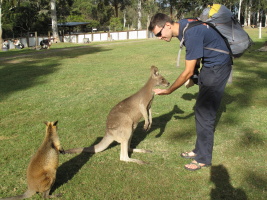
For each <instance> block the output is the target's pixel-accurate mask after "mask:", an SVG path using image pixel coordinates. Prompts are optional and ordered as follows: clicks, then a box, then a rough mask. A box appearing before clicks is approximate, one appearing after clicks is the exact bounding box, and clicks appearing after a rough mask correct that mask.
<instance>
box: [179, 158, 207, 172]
mask: <svg viewBox="0 0 267 200" xmlns="http://www.w3.org/2000/svg"><path fill="white" fill-rule="evenodd" d="M209 166H210V165H207V164H204V163H198V162H197V161H195V160H194V161H192V162H191V163H189V164H187V165H185V166H184V168H185V169H187V170H189V171H196V170H199V169H201V168H202V167H209Z"/></svg>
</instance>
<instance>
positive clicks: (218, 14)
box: [199, 4, 253, 58]
mask: <svg viewBox="0 0 267 200" xmlns="http://www.w3.org/2000/svg"><path fill="white" fill-rule="evenodd" d="M199 18H200V20H202V21H204V22H207V23H209V24H210V23H211V24H212V25H214V27H215V29H216V30H218V31H219V32H220V33H221V35H222V36H224V37H225V38H226V39H227V41H228V43H229V45H230V49H231V51H232V52H231V54H232V56H233V57H234V58H239V57H240V56H242V54H243V53H244V52H245V51H246V50H247V49H248V48H249V47H250V46H251V45H252V44H253V41H252V39H251V38H250V37H249V35H248V34H247V33H246V32H245V31H244V29H243V27H242V25H241V24H240V23H239V21H238V19H237V18H236V17H235V15H234V14H233V13H232V12H231V11H230V10H229V9H228V8H227V7H226V6H224V5H221V4H210V5H209V6H208V7H207V8H205V9H204V10H203V12H202V14H201V15H200V17H199Z"/></svg>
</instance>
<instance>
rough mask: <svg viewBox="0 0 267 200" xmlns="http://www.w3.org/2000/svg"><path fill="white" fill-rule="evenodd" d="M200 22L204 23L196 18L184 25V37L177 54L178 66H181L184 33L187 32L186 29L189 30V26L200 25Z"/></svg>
mask: <svg viewBox="0 0 267 200" xmlns="http://www.w3.org/2000/svg"><path fill="white" fill-rule="evenodd" d="M200 24H203V22H202V21H200V20H196V21H193V22H189V23H187V24H186V26H185V27H184V29H183V37H182V39H181V41H180V49H179V51H178V55H177V67H180V57H181V51H182V48H183V46H184V34H185V31H186V30H188V29H189V28H192V27H194V26H197V25H200Z"/></svg>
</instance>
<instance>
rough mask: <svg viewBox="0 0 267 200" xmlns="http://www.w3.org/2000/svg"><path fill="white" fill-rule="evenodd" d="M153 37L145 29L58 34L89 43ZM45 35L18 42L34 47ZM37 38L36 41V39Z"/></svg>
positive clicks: (61, 38) (73, 41)
mask: <svg viewBox="0 0 267 200" xmlns="http://www.w3.org/2000/svg"><path fill="white" fill-rule="evenodd" d="M152 37H154V35H153V33H152V32H150V31H147V30H133V31H121V32H103V33H86V34H85V33H71V34H68V35H64V36H60V41H62V42H70V43H89V42H100V41H113V40H131V39H146V38H152ZM44 39H48V36H47V37H40V36H37V37H34V36H32V37H28V38H23V37H22V38H19V40H20V42H21V43H22V44H24V46H25V47H34V46H36V44H37V45H39V44H40V42H41V41H42V40H44ZM36 40H37V41H36ZM9 48H10V49H14V48H15V46H14V44H13V43H12V42H11V41H10V40H9Z"/></svg>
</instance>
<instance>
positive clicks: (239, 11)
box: [238, 0, 243, 21]
mask: <svg viewBox="0 0 267 200" xmlns="http://www.w3.org/2000/svg"><path fill="white" fill-rule="evenodd" d="M242 1H243V0H239V8H238V21H240V14H241V5H242Z"/></svg>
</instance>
